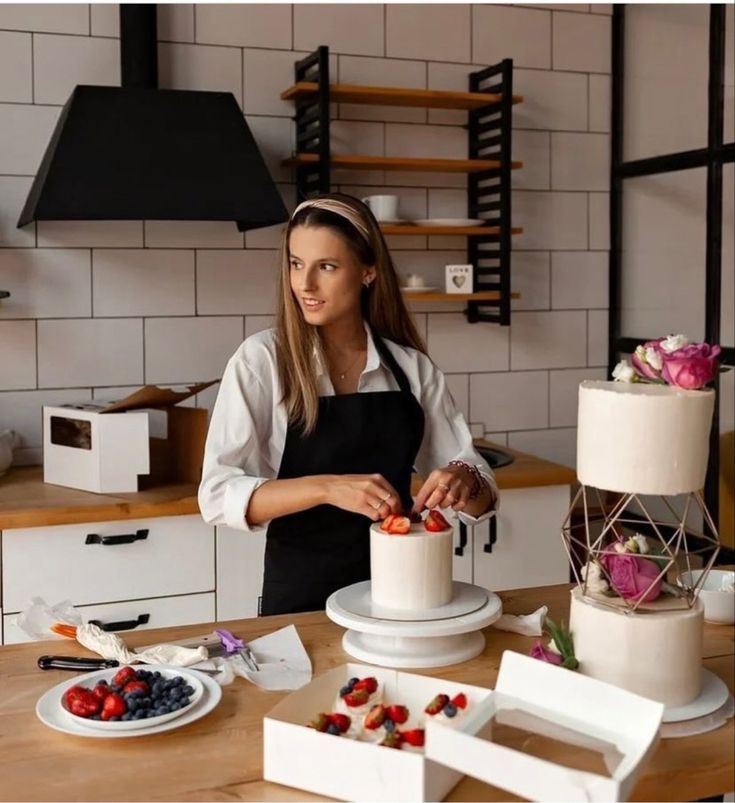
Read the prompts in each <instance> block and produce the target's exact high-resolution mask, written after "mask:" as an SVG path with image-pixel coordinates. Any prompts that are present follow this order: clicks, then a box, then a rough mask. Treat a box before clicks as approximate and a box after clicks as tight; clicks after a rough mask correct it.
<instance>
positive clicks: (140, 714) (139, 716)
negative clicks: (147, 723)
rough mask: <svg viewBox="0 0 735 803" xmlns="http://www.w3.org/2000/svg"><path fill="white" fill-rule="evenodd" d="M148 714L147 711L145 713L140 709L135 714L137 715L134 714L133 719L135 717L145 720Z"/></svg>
mask: <svg viewBox="0 0 735 803" xmlns="http://www.w3.org/2000/svg"><path fill="white" fill-rule="evenodd" d="M146 713H147V712H146V711H144V710H143V709H142V708H139V709H138V710H137V711H136V712H135V714H133V717H134V718H135V719H145V716H146Z"/></svg>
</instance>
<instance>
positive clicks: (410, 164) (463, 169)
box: [281, 153, 523, 173]
mask: <svg viewBox="0 0 735 803" xmlns="http://www.w3.org/2000/svg"><path fill="white" fill-rule="evenodd" d="M318 162H319V155H318V154H316V153H297V154H296V155H295V156H291V157H289V158H288V159H284V160H283V161H282V162H281V164H282V165H283V166H284V167H298V166H299V165H310V164H317V163H318ZM330 164H331V166H332V169H334V170H405V171H408V172H429V173H478V172H482V171H483V170H496V169H498V168H499V167H500V166H501V163H500V162H499V161H498V160H497V159H412V158H409V157H403V156H362V155H357V154H355V155H352V154H345V155H335V156H332V157H331V159H330ZM511 167H512V169H513V170H517V169H518V168H520V167H523V162H517V161H514V162H511Z"/></svg>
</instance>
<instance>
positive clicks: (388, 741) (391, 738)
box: [380, 731, 403, 750]
mask: <svg viewBox="0 0 735 803" xmlns="http://www.w3.org/2000/svg"><path fill="white" fill-rule="evenodd" d="M380 745H381V747H393V748H395V749H396V750H400V749H401V746H402V745H403V737H402V736H401V734H400V733H399V732H398V731H391V732H390V733H386V734H385V738H384V739H383V741H382V742H381V743H380Z"/></svg>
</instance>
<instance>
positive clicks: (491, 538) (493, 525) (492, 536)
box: [482, 515, 498, 553]
mask: <svg viewBox="0 0 735 803" xmlns="http://www.w3.org/2000/svg"><path fill="white" fill-rule="evenodd" d="M488 523H489V525H490V527H489V531H490V532H489V535H488V539H487V543H486V544H483V546H482V548H483V550H484V551H485V552H490V553H492V551H493V545H494V544H495V543H496V542H497V540H498V517H497V515H495V516H493V517H492V518H491V519H490V521H489V522H488Z"/></svg>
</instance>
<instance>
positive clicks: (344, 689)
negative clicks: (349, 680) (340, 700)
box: [339, 686, 352, 697]
mask: <svg viewBox="0 0 735 803" xmlns="http://www.w3.org/2000/svg"><path fill="white" fill-rule="evenodd" d="M351 691H352V687H351V686H342V688H341V689H340V690H339V696H340V697H344V696H345V694H349V693H350V692H351Z"/></svg>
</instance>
